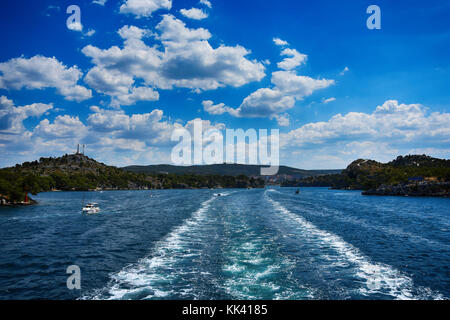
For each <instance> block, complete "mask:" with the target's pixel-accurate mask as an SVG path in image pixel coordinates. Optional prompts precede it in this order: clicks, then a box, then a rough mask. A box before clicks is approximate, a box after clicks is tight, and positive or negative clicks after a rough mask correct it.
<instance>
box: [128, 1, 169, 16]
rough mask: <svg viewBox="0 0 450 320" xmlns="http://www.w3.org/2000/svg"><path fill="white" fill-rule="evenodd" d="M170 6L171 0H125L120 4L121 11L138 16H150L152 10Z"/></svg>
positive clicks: (167, 8)
mask: <svg viewBox="0 0 450 320" xmlns="http://www.w3.org/2000/svg"><path fill="white" fill-rule="evenodd" d="M171 8H172V0H125V2H124V3H123V4H122V5H121V6H120V12H121V13H129V14H133V15H135V16H136V17H138V18H142V17H150V16H151V15H152V13H153V12H155V11H157V10H160V9H166V10H170V9H171Z"/></svg>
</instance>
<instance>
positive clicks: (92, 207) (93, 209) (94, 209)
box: [82, 203, 100, 214]
mask: <svg viewBox="0 0 450 320" xmlns="http://www.w3.org/2000/svg"><path fill="white" fill-rule="evenodd" d="M82 211H83V213H86V214H95V213H99V212H100V208H99V207H98V204H97V203H88V204H87V205H85V206H84V207H83V209H82Z"/></svg>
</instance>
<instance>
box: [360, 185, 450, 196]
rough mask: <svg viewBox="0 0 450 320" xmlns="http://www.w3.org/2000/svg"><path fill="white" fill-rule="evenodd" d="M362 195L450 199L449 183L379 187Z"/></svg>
mask: <svg viewBox="0 0 450 320" xmlns="http://www.w3.org/2000/svg"><path fill="white" fill-rule="evenodd" d="M362 194H363V195H367V196H369V195H375V196H404V197H445V198H450V182H427V181H424V182H419V183H408V184H399V185H381V186H380V187H378V188H376V189H371V190H366V191H363V192H362Z"/></svg>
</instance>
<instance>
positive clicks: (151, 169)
mask: <svg viewBox="0 0 450 320" xmlns="http://www.w3.org/2000/svg"><path fill="white" fill-rule="evenodd" d="M264 167H267V166H263V165H247V164H227V163H224V164H211V165H196V166H174V165H168V164H160V165H148V166H127V167H123V168H122V169H124V170H126V171H130V172H135V173H153V174H158V173H172V174H195V175H227V176H239V175H246V176H260V175H261V168H264ZM341 171H342V170H341V169H337V170H303V169H297V168H292V167H288V166H280V167H279V170H278V173H277V175H287V176H294V177H296V178H304V177H311V176H318V175H324V174H335V173H341Z"/></svg>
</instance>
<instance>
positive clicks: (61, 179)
mask: <svg viewBox="0 0 450 320" xmlns="http://www.w3.org/2000/svg"><path fill="white" fill-rule="evenodd" d="M249 187H250V188H258V187H264V181H263V180H261V179H254V178H249V177H247V176H242V175H240V176H226V175H194V174H190V173H184V174H162V173H159V174H157V173H154V174H151V173H135V172H130V171H126V170H123V169H120V168H116V167H113V166H108V165H105V164H103V163H100V162H97V161H95V160H94V159H91V158H89V157H87V156H85V155H82V154H72V155H64V156H62V157H59V158H41V159H39V161H37V160H36V161H32V162H25V163H23V164H17V165H16V166H15V167H11V168H3V169H0V199H1V203H3V204H18V203H20V202H23V201H24V199H25V194H26V193H31V194H37V193H39V192H43V191H51V190H62V191H85V190H96V189H97V190H124V189H184V188H249Z"/></svg>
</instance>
